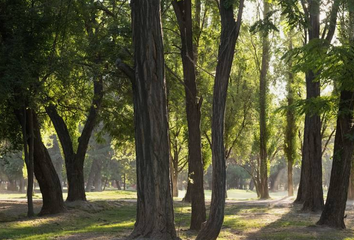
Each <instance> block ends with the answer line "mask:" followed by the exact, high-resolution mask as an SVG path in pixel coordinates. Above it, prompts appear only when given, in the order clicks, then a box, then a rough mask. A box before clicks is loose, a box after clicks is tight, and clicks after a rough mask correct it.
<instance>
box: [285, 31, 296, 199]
mask: <svg viewBox="0 0 354 240" xmlns="http://www.w3.org/2000/svg"><path fill="white" fill-rule="evenodd" d="M292 34H293V33H292V31H290V33H289V50H290V51H291V50H292V49H293V40H292ZM292 65H293V64H292V61H291V60H289V62H288V82H287V91H288V96H287V100H288V109H287V111H286V130H285V144H284V152H285V155H286V158H287V160H288V196H289V197H290V196H293V195H294V184H293V166H294V162H295V157H296V151H297V150H296V133H297V126H296V119H295V113H294V111H293V110H292V109H291V106H292V105H293V104H294V90H293V86H292V85H293V84H294V75H293V73H292V67H293V66H292Z"/></svg>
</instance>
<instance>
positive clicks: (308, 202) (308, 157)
mask: <svg viewBox="0 0 354 240" xmlns="http://www.w3.org/2000/svg"><path fill="white" fill-rule="evenodd" d="M340 2H341V1H340V0H335V1H334V2H333V4H332V8H331V13H330V20H329V24H328V26H327V27H326V28H325V30H324V31H323V33H322V37H321V39H323V40H326V42H327V43H330V42H331V40H332V38H333V35H334V31H335V27H336V20H337V13H338V9H339V5H340ZM305 14H306V16H305V17H307V18H308V19H309V26H308V27H307V29H306V30H307V34H308V39H309V41H311V40H316V39H320V2H319V1H315V0H309V1H308V11H306V12H305ZM327 43H326V44H327ZM315 78H316V73H315V72H314V71H308V72H307V73H306V92H307V95H306V99H307V100H311V99H314V98H316V97H319V96H320V83H319V82H318V81H314V80H315ZM300 190H301V191H300ZM295 202H303V208H302V209H303V210H304V211H320V210H322V209H323V206H324V203H323V189H322V146H321V121H320V116H319V115H318V114H316V113H312V112H311V113H310V112H307V113H306V115H305V129H304V141H303V149H302V165H301V180H300V188H299V191H298V196H297V199H296V201H295Z"/></svg>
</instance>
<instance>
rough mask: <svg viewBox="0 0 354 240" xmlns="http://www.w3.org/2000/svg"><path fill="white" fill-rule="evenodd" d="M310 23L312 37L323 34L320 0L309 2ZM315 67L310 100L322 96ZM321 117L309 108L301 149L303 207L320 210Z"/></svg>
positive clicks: (308, 79)
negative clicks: (321, 31) (310, 111)
mask: <svg viewBox="0 0 354 240" xmlns="http://www.w3.org/2000/svg"><path fill="white" fill-rule="evenodd" d="M309 12H310V13H309V15H310V16H309V19H310V26H309V29H308V32H309V40H310V41H311V40H314V39H319V34H320V19H319V16H320V5H319V2H318V1H310V2H309ZM315 78H316V75H315V73H314V72H313V71H309V72H307V73H306V92H307V96H306V99H307V100H311V99H314V98H316V97H319V96H320V83H319V82H318V81H314V80H315ZM321 149H322V148H321V121H320V116H319V115H318V114H316V113H309V112H307V113H306V115H305V129H304V141H303V152H302V166H301V167H302V168H303V169H301V173H302V175H301V190H302V191H303V192H302V193H301V194H303V195H304V196H303V200H304V203H303V208H302V209H303V210H304V211H320V210H322V209H323V205H324V204H323V189H322V159H321V157H322V156H321V155H322V154H321Z"/></svg>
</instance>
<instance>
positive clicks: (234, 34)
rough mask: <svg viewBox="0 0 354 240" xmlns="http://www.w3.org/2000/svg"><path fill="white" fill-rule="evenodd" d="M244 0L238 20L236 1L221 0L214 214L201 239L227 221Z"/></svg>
mask: <svg viewBox="0 0 354 240" xmlns="http://www.w3.org/2000/svg"><path fill="white" fill-rule="evenodd" d="M243 3H244V1H243V0H241V1H240V3H239V7H238V16H237V20H236V22H235V19H234V13H233V4H231V3H230V2H228V1H225V0H221V1H220V5H219V11H220V17H221V36H220V46H219V53H218V63H217V67H216V76H215V83H214V93H213V118H212V158H213V163H212V164H213V183H212V184H213V187H212V198H211V206H210V215H209V218H208V221H207V222H206V224H205V225H204V226H203V227H202V229H201V231H200V232H199V234H198V236H197V238H196V239H197V240H198V239H216V238H217V237H218V235H219V232H220V229H221V226H222V223H223V221H224V207H225V193H226V189H225V187H226V166H225V149H224V117H225V116H224V113H225V103H226V94H227V87H228V82H229V77H230V72H231V65H232V61H233V57H234V50H235V45H236V41H237V38H238V34H239V32H240V28H241V19H242V12H243V7H244V6H243Z"/></svg>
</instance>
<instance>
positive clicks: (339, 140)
mask: <svg viewBox="0 0 354 240" xmlns="http://www.w3.org/2000/svg"><path fill="white" fill-rule="evenodd" d="M353 101H354V92H353V91H345V90H343V91H341V97H340V103H339V104H340V105H339V111H338V117H337V130H336V137H335V140H334V151H333V165H332V171H331V181H330V184H329V189H328V195H327V200H326V205H325V207H324V209H323V212H322V215H321V218H320V220H319V221H318V223H317V224H318V225H326V226H329V227H334V228H340V229H344V228H345V224H344V213H345V207H346V202H347V193H348V186H349V178H350V169H351V166H352V159H353V152H354V141H353V139H352V138H351V137H348V136H352V135H353V133H354V131H353V130H354V128H353V127H352V122H353V110H354V103H353Z"/></svg>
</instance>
